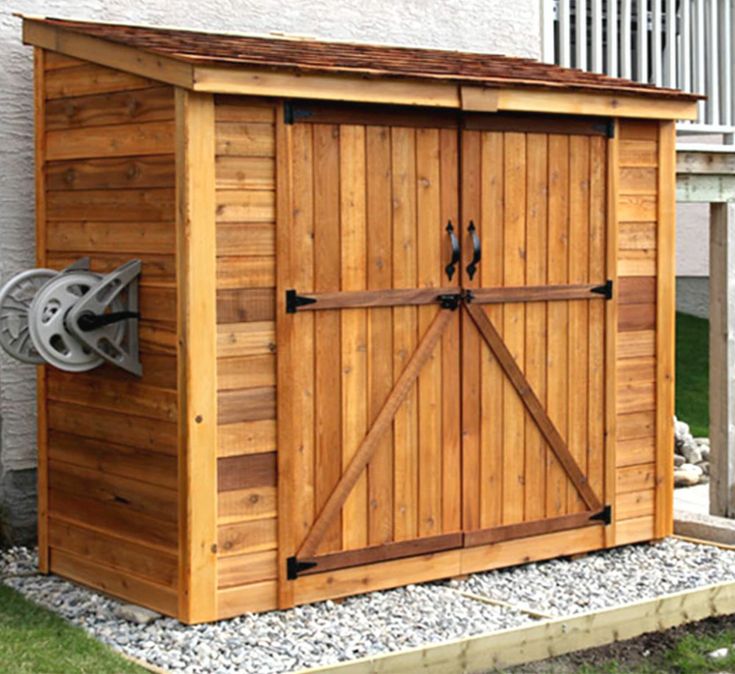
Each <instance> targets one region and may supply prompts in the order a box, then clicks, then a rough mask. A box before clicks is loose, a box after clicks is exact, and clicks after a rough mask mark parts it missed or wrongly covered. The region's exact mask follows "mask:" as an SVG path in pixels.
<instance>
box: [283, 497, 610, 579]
mask: <svg viewBox="0 0 735 674" xmlns="http://www.w3.org/2000/svg"><path fill="white" fill-rule="evenodd" d="M611 521H612V510H611V509H610V507H609V506H605V507H604V508H603V509H602V510H600V511H593V510H586V511H584V512H581V513H573V514H570V515H559V516H558V517H550V518H548V519H545V520H533V521H530V522H518V523H517V524H507V525H503V526H498V527H492V528H489V529H481V530H478V531H468V532H454V533H449V534H438V535H436V536H426V537H424V538H417V539H414V540H410V541H398V542H391V543H384V544H382V545H371V546H368V547H365V548H360V549H359V550H344V551H340V552H330V553H326V554H323V555H315V556H313V557H299V558H298V559H297V558H295V557H294V558H291V561H290V563H289V570H288V571H289V574H288V575H289V577H290V578H291V579H294V578H298V577H300V576H307V575H311V574H314V573H326V572H327V571H334V570H336V569H347V568H350V567H354V566H363V565H365V564H376V563H378V562H389V561H391V560H394V559H404V558H406V557H420V556H422V555H433V554H436V553H437V552H444V551H447V550H456V549H457V548H472V547H476V546H478V545H487V544H490V543H500V542H502V541H509V540H512V539H518V538H529V537H531V536H538V535H541V534H547V533H553V532H557V531H566V530H569V529H578V528H580V527H586V526H593V525H601V526H602V525H607V524H610V523H611Z"/></svg>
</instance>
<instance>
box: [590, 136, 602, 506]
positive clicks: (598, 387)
mask: <svg viewBox="0 0 735 674" xmlns="http://www.w3.org/2000/svg"><path fill="white" fill-rule="evenodd" d="M605 168H606V163H605V140H604V139H603V138H600V137H597V136H595V137H593V138H591V139H590V267H589V279H590V283H598V284H601V283H604V282H605V278H606V277H605V207H606V203H605V177H606V172H605ZM604 349H605V304H604V303H603V302H590V304H589V364H588V367H589V405H588V422H587V431H588V439H587V472H588V476H589V483H590V487H592V491H594V492H595V494H597V495H598V496H599V497H600V499H601V500H602V498H603V490H602V476H603V460H604V450H605V447H604V443H605V357H604V356H605V353H604Z"/></svg>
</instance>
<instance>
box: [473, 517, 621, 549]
mask: <svg viewBox="0 0 735 674" xmlns="http://www.w3.org/2000/svg"><path fill="white" fill-rule="evenodd" d="M606 512H609V511H606V510H603V511H602V512H601V513H600V512H597V513H596V512H594V511H591V510H587V511H585V512H581V513H573V514H571V515H561V516H560V517H552V518H550V519H544V520H534V521H532V522H519V523H518V524H507V525H505V526H501V527H492V528H491V529H480V530H479V531H470V532H467V533H466V534H465V535H464V547H466V548H469V547H472V546H475V545H486V544H488V543H498V542H500V541H508V540H511V539H514V538H523V537H524V536H534V535H538V534H548V533H551V532H554V531H566V530H567V529H578V528H579V527H586V526H591V525H605V524H609V522H608V521H607V520H608V518H606V517H605V513H606ZM593 518H596V519H593Z"/></svg>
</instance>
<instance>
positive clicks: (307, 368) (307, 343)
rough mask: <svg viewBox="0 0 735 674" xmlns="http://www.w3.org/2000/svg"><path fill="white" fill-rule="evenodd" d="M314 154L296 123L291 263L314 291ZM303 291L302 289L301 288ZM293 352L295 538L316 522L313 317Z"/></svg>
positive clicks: (300, 325) (305, 127)
mask: <svg viewBox="0 0 735 674" xmlns="http://www.w3.org/2000/svg"><path fill="white" fill-rule="evenodd" d="M313 162H314V157H313V147H312V125H311V124H295V125H294V127H293V131H292V164H291V165H292V172H293V173H292V188H291V189H292V192H291V198H292V200H293V207H292V215H291V239H292V242H291V255H290V258H289V266H290V268H291V277H292V279H293V287H294V288H296V289H297V290H298V291H300V292H309V291H310V290H312V289H313V287H314V179H313V169H314V163H313ZM302 289H303V290H302ZM291 349H292V352H293V355H294V359H293V362H292V373H291V377H292V378H291V384H290V385H291V387H292V389H293V391H294V395H296V396H297V397H298V400H299V401H301V402H300V404H299V403H297V404H298V409H299V416H298V419H299V425H298V431H296V430H295V431H294V433H295V437H297V438H298V451H297V452H294V454H293V462H292V464H291V466H292V470H293V471H294V474H295V475H298V476H299V488H298V489H296V490H294V494H293V497H292V498H293V513H294V519H293V521H292V522H291V526H293V527H294V533H293V536H294V537H295V538H296V539H297V541H302V540H303V539H304V537H305V536H306V534H307V533H308V532H309V529H310V528H311V525H312V523H313V521H314V517H315V514H314V462H315V459H314V315H313V314H311V313H310V312H304V313H302V314H297V315H296V316H295V317H294V334H293V337H292V342H291Z"/></svg>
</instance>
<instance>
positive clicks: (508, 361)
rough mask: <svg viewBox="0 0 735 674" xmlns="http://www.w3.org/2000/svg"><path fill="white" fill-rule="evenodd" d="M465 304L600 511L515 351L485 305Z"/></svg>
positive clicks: (587, 498)
mask: <svg viewBox="0 0 735 674" xmlns="http://www.w3.org/2000/svg"><path fill="white" fill-rule="evenodd" d="M464 307H465V309H466V310H467V312H468V313H469V315H470V317H471V318H472V320H473V322H474V323H475V326H477V329H478V330H479V331H480V334H481V335H482V337H483V339H484V340H485V342H486V343H487V345H488V346H489V347H490V350H491V351H492V352H493V355H494V356H495V358H496V360H497V361H498V363H499V364H500V367H501V368H502V369H503V372H504V373H505V375H506V377H508V379H509V380H510V382H511V384H512V385H513V388H515V390H516V391H517V393H518V395H519V396H520V397H521V400H522V401H523V404H524V405H525V406H526V409H527V410H528V413H529V414H530V415H531V416H532V417H533V420H534V421H535V422H536V425H537V426H538V429H539V431H541V434H542V435H543V436H544V439H545V440H546V442H547V443H548V444H549V447H551V451H552V452H554V455H555V456H556V458H557V459H558V460H559V463H560V464H561V466H562V468H563V469H564V471H565V472H566V474H567V476H568V477H569V479H570V480H571V481H572V484H574V486H575V488H576V489H577V492H578V493H579V495H580V496H581V497H582V500H583V501H584V502H585V504H586V505H587V507H588V508H589V509H590V510H592V511H598V510H600V508H601V507H602V503H601V502H600V500H599V499H598V498H597V496H596V495H595V492H594V491H592V488H591V487H590V485H589V482H588V481H587V477H586V476H585V474H584V473H583V472H582V471H581V469H580V468H579V466H578V465H577V462H576V461H575V459H574V457H573V456H572V454H571V453H570V451H569V448H568V447H567V445H566V443H565V442H564V440H563V439H562V437H561V435H560V434H559V431H558V430H557V429H556V426H554V422H553V421H552V420H551V419H550V418H549V415H548V414H547V413H546V410H545V409H544V408H543V405H542V404H541V401H540V400H539V399H538V397H537V396H536V394H535V393H534V392H533V389H532V388H531V386H530V384H529V383H528V380H527V379H526V377H525V375H524V374H523V372H522V370H521V368H520V367H518V364H517V363H516V361H515V358H513V354H512V353H511V352H510V351H509V350H508V347H507V346H506V345H505V342H504V341H503V338H502V337H501V336H500V334H499V333H498V331H497V330H496V329H495V326H494V325H493V324H492V321H491V320H490V319H489V318H488V317H487V314H486V313H485V311H484V310H483V309H482V307H480V306H477V305H473V304H465V305H464Z"/></svg>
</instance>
